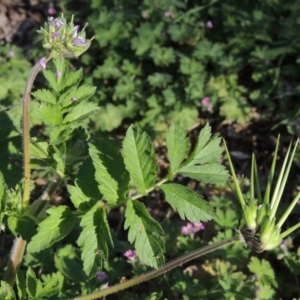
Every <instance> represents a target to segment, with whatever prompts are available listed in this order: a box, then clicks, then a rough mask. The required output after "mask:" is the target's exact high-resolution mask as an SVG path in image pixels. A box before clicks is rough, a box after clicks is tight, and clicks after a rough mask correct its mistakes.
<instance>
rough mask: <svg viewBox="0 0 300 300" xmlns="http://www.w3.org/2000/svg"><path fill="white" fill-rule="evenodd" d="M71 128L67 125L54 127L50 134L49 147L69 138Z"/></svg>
mask: <svg viewBox="0 0 300 300" xmlns="http://www.w3.org/2000/svg"><path fill="white" fill-rule="evenodd" d="M72 131H73V128H72V127H71V126H68V125H61V126H55V127H54V128H52V130H51V132H50V145H57V144H61V143H62V142H65V141H66V140H68V139H69V138H70V135H71V132H72Z"/></svg>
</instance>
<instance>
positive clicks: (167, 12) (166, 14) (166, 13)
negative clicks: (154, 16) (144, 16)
mask: <svg viewBox="0 0 300 300" xmlns="http://www.w3.org/2000/svg"><path fill="white" fill-rule="evenodd" d="M164 16H165V17H166V18H169V17H171V16H172V14H171V12H170V11H169V10H167V11H165V12H164Z"/></svg>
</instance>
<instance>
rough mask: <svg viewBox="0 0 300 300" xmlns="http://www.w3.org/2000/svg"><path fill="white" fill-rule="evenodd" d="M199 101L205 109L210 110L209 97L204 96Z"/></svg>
mask: <svg viewBox="0 0 300 300" xmlns="http://www.w3.org/2000/svg"><path fill="white" fill-rule="evenodd" d="M201 103H202V105H203V106H204V107H206V109H207V110H208V111H212V105H211V103H210V98H209V97H205V98H203V99H202V100H201Z"/></svg>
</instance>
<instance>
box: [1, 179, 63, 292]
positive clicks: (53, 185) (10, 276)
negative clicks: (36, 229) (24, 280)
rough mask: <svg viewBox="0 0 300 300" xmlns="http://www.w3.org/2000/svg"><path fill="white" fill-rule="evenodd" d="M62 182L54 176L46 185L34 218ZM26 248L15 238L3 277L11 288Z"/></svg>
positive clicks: (24, 244) (20, 239)
mask: <svg viewBox="0 0 300 300" xmlns="http://www.w3.org/2000/svg"><path fill="white" fill-rule="evenodd" d="M61 181H62V178H61V177H60V176H59V175H58V174H54V177H53V180H52V181H51V182H50V183H49V184H48V186H47V188H46V190H45V191H44V193H43V195H42V196H41V198H40V200H42V201H40V202H39V207H40V209H39V207H36V210H35V211H36V213H35V214H34V216H35V217H37V216H38V214H39V212H40V211H41V209H42V208H43V207H44V206H45V204H46V203H47V202H48V201H49V200H50V198H51V195H53V193H54V192H55V190H56V189H57V187H58V185H59V184H60V182H61ZM25 247H26V241H25V240H23V239H22V237H18V238H15V240H14V244H13V247H12V250H11V253H10V257H9V262H8V264H7V269H6V272H5V275H4V281H6V282H7V283H8V284H10V285H11V286H13V284H14V281H15V277H16V274H17V271H18V268H19V265H20V263H21V261H22V259H23V254H24V251H25Z"/></svg>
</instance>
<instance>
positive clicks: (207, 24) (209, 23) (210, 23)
mask: <svg viewBox="0 0 300 300" xmlns="http://www.w3.org/2000/svg"><path fill="white" fill-rule="evenodd" d="M206 27H207V28H213V27H214V24H213V22H212V21H210V20H209V21H207V22H206Z"/></svg>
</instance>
